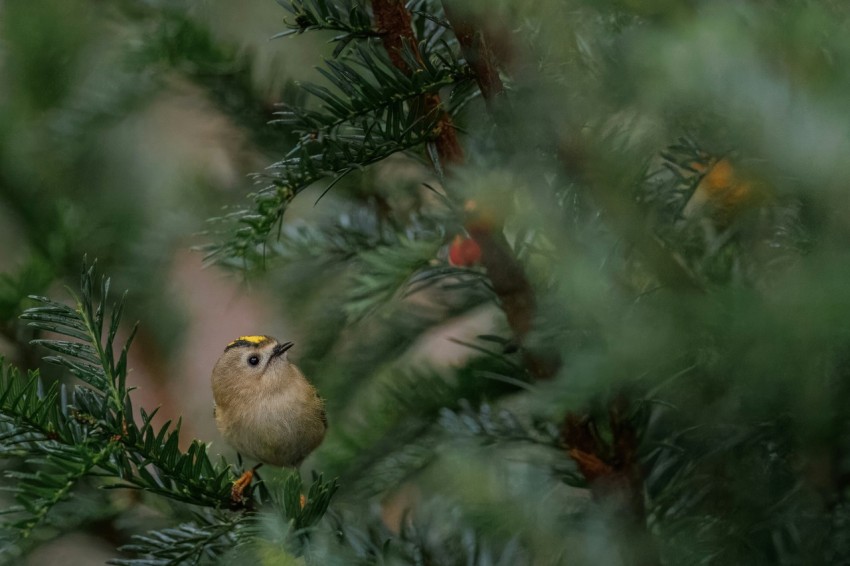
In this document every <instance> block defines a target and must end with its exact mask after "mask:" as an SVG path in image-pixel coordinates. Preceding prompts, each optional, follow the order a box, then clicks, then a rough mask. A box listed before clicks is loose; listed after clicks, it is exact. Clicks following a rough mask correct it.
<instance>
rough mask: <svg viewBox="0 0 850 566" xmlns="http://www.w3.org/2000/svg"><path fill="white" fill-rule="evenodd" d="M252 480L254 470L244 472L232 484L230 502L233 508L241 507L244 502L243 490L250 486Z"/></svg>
mask: <svg viewBox="0 0 850 566" xmlns="http://www.w3.org/2000/svg"><path fill="white" fill-rule="evenodd" d="M253 479H254V470H245V472H243V473H242V475H241V476H239V479H237V480H236V481H234V482H233V486H232V487H231V488H230V502H231V503H232V504H233V505H234V506H241V505H242V504H243V503H244V502H245V490H246V489H248V487H249V486H250V485H251V480H253Z"/></svg>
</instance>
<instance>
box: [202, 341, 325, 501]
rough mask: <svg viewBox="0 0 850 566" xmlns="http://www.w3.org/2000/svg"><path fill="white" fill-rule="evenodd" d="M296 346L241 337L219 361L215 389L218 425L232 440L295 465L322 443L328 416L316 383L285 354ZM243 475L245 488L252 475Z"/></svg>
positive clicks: (262, 456)
mask: <svg viewBox="0 0 850 566" xmlns="http://www.w3.org/2000/svg"><path fill="white" fill-rule="evenodd" d="M292 346H293V343H292V342H283V343H280V342H278V341H277V340H275V339H274V338H272V337H271V336H241V337H239V338H238V339H236V340H234V341H233V342H231V343H230V344H228V345H227V347H226V348H225V349H224V353H223V354H222V355H221V357H220V358H219V360H218V362H216V364H215V367H214V368H213V372H212V389H213V398H214V399H215V421H216V425H218V429H219V430H220V431H221V434H222V435H223V436H224V438H225V440H227V442H228V443H230V445H231V446H233V447H234V448H235V449H236V450H237V451H238V452H239V453H240V454H243V455H245V456H248V457H250V458H253V459H255V460H258V461H259V462H260V463H268V464H272V465H274V466H286V467H294V468H297V467H298V466H300V465H301V462H303V461H304V459H305V458H306V457H307V456H308V455H309V454H310V452H312V451H313V450H315V449H316V447H318V446H319V444H321V443H322V440H323V439H324V437H325V432H326V431H327V428H328V421H327V417H326V415H325V408H324V403H323V401H322V399H321V398H320V397H319V395H318V394H317V393H316V389H315V388H314V387H313V386H312V385H311V384H310V382H308V381H307V379H306V378H305V377H304V374H303V373H301V370H299V369H298V368H297V367H296V366H295V364H293V363H292V362H290V361H289V359H288V358H287V350H289V349H290V348H291V347H292ZM240 481H243V482H244V485H242V486H241V488H244V487H245V485H247V484H249V483H250V481H251V478H250V477H247V478H246V477H245V476H243V478H241V479H240ZM237 483H238V482H237ZM235 491H236V486H234V493H235ZM239 494H240V495H241V490H240V492H239Z"/></svg>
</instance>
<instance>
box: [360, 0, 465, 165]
mask: <svg viewBox="0 0 850 566" xmlns="http://www.w3.org/2000/svg"><path fill="white" fill-rule="evenodd" d="M372 13H373V14H374V18H375V26H376V27H377V28H378V29H379V30H380V31H381V34H382V36H381V39H382V41H383V44H384V49H385V50H386V51H387V53H388V54H389V56H390V60H391V61H392V63H393V65H395V66H396V68H397V69H399V70H401V71H403V72H406V73H408V74H412V73H413V72H414V68H413V67H411V66H410V64H409V62H408V61H407V60H406V57H405V56H404V53H405V51H406V50H407V49H410V50H411V51H412V52H413V54H414V56H415V58H416V59H417V60H419V61H422V55H421V54H420V52H419V44H418V42H417V39H416V37H415V35H414V32H413V27H412V19H411V15H410V12H409V11H408V9H407V7H406V6H405V3H404V2H403V1H401V0H372ZM423 102H424V113H426V114H430V113H436V117H437V119H436V122H435V124H434V134H435V139H434V146H435V149H436V154H437V156H438V159H434V158H433V156H432V161H433V164H434V167H435V169H436V170H437V171H438V172H440V171H442V170H443V168H444V165H452V164H457V163H462V162H463V160H464V153H463V148H462V147H461V145H460V141H459V140H458V137H457V131H456V129H455V126H454V122H453V121H452V118H451V116H450V115H449V114H448V112H446V111H445V110H444V109H442V108H441V105H442V103H441V100H440V95H439V94H438V93H436V92H434V93H430V94H427V95H425V96H424V98H423Z"/></svg>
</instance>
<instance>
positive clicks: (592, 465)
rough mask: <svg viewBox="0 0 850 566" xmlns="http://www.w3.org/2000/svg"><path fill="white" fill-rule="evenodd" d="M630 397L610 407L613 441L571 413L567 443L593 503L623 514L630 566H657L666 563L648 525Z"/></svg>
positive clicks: (588, 420)
mask: <svg viewBox="0 0 850 566" xmlns="http://www.w3.org/2000/svg"><path fill="white" fill-rule="evenodd" d="M628 409H629V405H628V402H627V401H626V399H625V397H623V396H620V397H618V398H617V399H616V400H615V401H614V402H613V403H612V404H611V406H610V407H609V410H608V426H609V428H610V431H611V441H610V442H605V441H604V440H603V439H602V437H601V435H599V433H598V432H597V429H596V423H595V421H594V420H593V419H591V418H589V417H586V416H579V415H577V414H575V413H569V414H567V416H566V418H565V419H564V422H563V425H562V427H561V440H562V442H563V443H564V446H565V447H566V449H567V453H568V454H569V456H570V457H571V458H572V459H573V460H574V461H575V462H576V464H577V465H578V467H579V470H580V471H581V474H582V475H583V476H584V478H585V481H587V484H588V487H589V488H590V492H591V494H592V495H593V498H594V499H595V500H597V501H600V502H603V503H605V504H608V505H614V506H615V508H616V510H617V515H616V517H615V520H616V521H618V522H619V523H620V525H621V536H622V538H621V540H622V541H623V543H624V544H623V547H622V554H623V561H624V562H625V563H626V564H629V565H630V566H656V565H658V564H660V563H661V561H660V558H659V556H658V550H657V549H656V548H655V544H654V540H653V538H652V535H651V534H650V533H649V531H648V529H647V526H646V506H645V504H644V496H643V480H644V478H643V470H642V468H641V466H640V462H639V460H638V453H637V447H638V445H639V443H640V440H639V439H638V435H637V430H636V429H635V426H634V423H633V422H632V421H631V419H630V418H629V415H628Z"/></svg>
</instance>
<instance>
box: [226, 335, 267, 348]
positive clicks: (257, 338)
mask: <svg viewBox="0 0 850 566" xmlns="http://www.w3.org/2000/svg"><path fill="white" fill-rule="evenodd" d="M266 340H269V337H268V336H240V337H239V338H237V339H236V340H234V341H233V342H231V343H230V344H228V345H227V347H228V348H229V347H230V346H233V345H234V344H236V343H237V342H248V343H250V344H262V343H263V342H265V341H266Z"/></svg>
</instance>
